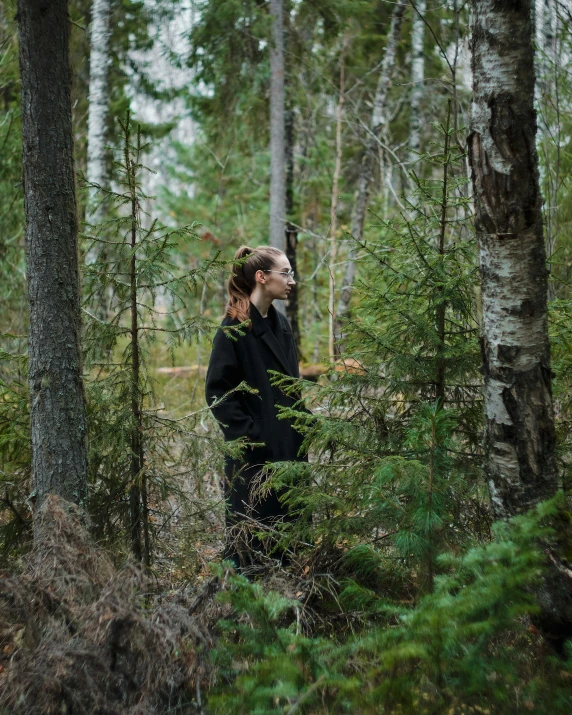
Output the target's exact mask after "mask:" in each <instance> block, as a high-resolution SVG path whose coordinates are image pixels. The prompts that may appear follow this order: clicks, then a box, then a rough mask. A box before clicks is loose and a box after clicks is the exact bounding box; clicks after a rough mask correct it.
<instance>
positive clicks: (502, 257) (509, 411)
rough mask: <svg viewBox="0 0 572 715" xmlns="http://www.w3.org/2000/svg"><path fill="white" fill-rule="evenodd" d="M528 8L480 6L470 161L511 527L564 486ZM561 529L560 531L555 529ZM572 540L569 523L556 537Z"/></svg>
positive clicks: (491, 423) (565, 575)
mask: <svg viewBox="0 0 572 715" xmlns="http://www.w3.org/2000/svg"><path fill="white" fill-rule="evenodd" d="M532 2H533V0H519V2H511V3H499V2H498V1H497V0H474V3H473V9H474V16H473V26H472V35H473V59H472V64H473V104H472V116H471V134H470V135H469V138H468V145H469V161H470V165H471V174H472V181H473V190H474V195H475V207H476V229H477V235H478V240H479V250H480V267H481V277H482V309H483V310H482V312H483V326H482V332H483V336H482V352H483V366H484V379H485V450H486V457H485V473H486V476H487V478H488V483H489V488H490V493H491V501H492V507H493V513H494V515H495V517H496V518H501V519H505V518H507V517H510V516H512V515H513V514H519V513H522V512H524V511H526V510H527V509H529V508H530V507H532V506H534V505H535V504H537V503H538V502H540V501H542V500H544V499H547V498H549V497H551V496H553V495H554V494H555V493H556V491H557V489H558V487H559V484H558V474H557V467H556V459H555V430H554V413H553V405H552V391H551V372H550V350H549V343H548V326H547V306H546V302H547V301H546V295H547V270H546V251H545V246H544V240H543V232H542V213H541V195H540V189H539V181H538V156H537V152H536V113H535V111H534V51H533V37H534V22H533V5H532ZM555 527H556V528H559V527H558V524H555ZM565 530H567V531H568V532H569V524H568V522H566V525H565V527H564V528H563V529H561V531H560V533H559V537H560V536H564V541H563V543H565V542H566V541H565V540H566V538H569V537H566V536H565V535H566V531H565ZM544 549H545V553H546V554H547V562H546V571H545V573H544V580H543V582H542V584H541V585H540V586H539V588H538V589H537V591H536V595H537V598H538V601H539V605H540V616H539V618H538V620H539V623H540V625H541V627H542V628H543V630H544V631H545V632H547V633H548V634H549V635H550V636H551V637H553V638H554V639H555V640H556V641H557V642H560V643H561V642H562V639H563V638H565V637H566V634H567V633H569V632H570V630H571V628H572V578H571V574H572V572H571V571H570V568H569V567H568V565H567V562H566V561H564V560H563V559H562V558H561V557H560V555H559V554H558V553H554V552H553V551H551V550H550V549H549V548H548V547H546V546H545V547H544Z"/></svg>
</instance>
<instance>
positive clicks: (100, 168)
mask: <svg viewBox="0 0 572 715" xmlns="http://www.w3.org/2000/svg"><path fill="white" fill-rule="evenodd" d="M110 14H111V0H93V5H92V9H91V36H90V55H89V114H88V119H87V171H86V174H87V180H88V181H89V182H90V183H93V184H97V185H98V186H102V187H105V185H106V183H107V179H106V168H105V139H106V129H107V117H108V114H109V64H110V56H109V37H110V34H111V28H110ZM96 194H97V190H96V189H93V188H92V189H90V190H89V204H88V209H89V210H90V211H93V210H94V209H95V212H94V214H93V215H92V216H91V217H90V220H91V221H93V223H98V222H99V221H100V220H101V219H102V215H101V210H100V209H99V208H96V207H98V202H101V198H102V197H101V196H99V197H98V196H96ZM93 253H94V251H93V250H92V251H90V252H89V253H88V256H87V258H86V260H87V262H88V263H89V262H93V261H94V260H95V259H96V258H97V255H92V254H93Z"/></svg>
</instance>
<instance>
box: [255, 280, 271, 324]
mask: <svg viewBox="0 0 572 715" xmlns="http://www.w3.org/2000/svg"><path fill="white" fill-rule="evenodd" d="M273 300H274V299H273V298H270V297H269V296H267V295H264V293H263V292H262V291H261V290H259V289H258V285H257V286H255V288H254V290H253V291H252V293H251V294H250V302H251V303H252V305H254V307H255V308H256V310H258V312H259V313H260V315H261V316H262V317H263V318H266V317H267V315H268V309H269V308H270V306H271V305H272V301H273Z"/></svg>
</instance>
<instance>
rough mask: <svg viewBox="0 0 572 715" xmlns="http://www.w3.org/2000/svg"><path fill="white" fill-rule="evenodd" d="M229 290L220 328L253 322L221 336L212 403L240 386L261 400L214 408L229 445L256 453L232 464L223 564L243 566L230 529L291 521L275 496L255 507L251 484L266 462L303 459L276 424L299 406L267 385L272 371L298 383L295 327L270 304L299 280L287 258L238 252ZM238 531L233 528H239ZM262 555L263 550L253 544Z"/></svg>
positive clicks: (267, 251) (291, 435) (241, 395)
mask: <svg viewBox="0 0 572 715" xmlns="http://www.w3.org/2000/svg"><path fill="white" fill-rule="evenodd" d="M235 261H236V262H235V264H234V267H233V270H232V274H231V276H230V278H229V282H228V294H229V301H228V304H227V307H226V315H225V317H224V319H223V321H222V326H221V327H228V326H234V325H238V324H240V323H243V322H245V321H249V323H248V325H247V326H243V327H242V328H241V331H242V333H243V334H242V335H240V334H239V333H238V332H237V331H228V330H227V331H225V330H221V329H219V330H218V331H217V334H216V335H215V339H214V343H213V350H212V353H211V358H210V362H209V369H208V372H207V378H206V397H207V403H208V404H209V405H212V403H213V400H220V399H221V398H223V397H224V396H225V395H227V393H229V392H230V391H232V390H234V389H235V388H236V387H238V385H240V383H241V382H246V383H247V384H248V385H249V386H250V387H252V388H255V390H256V393H251V392H247V391H241V390H238V391H236V392H232V394H229V395H228V396H227V397H224V399H223V400H222V401H221V402H220V404H218V405H217V406H215V407H213V408H212V411H213V414H214V416H215V417H216V419H217V421H218V422H219V424H220V426H221V428H222V431H223V433H224V437H225V440H227V441H228V440H234V439H238V438H239V437H245V438H246V439H247V440H248V442H251V443H252V446H251V447H249V448H247V450H246V452H245V453H244V456H243V458H242V460H236V459H230V458H228V459H227V462H226V465H225V475H226V501H227V515H226V525H227V549H226V557H228V558H233V560H235V561H240V560H241V558H240V557H241V556H242V560H244V554H240V553H239V552H240V549H238V548H237V545H236V544H234V543H233V541H234V538H233V534H232V533H231V532H232V531H233V529H232V527H233V526H235V525H237V524H239V523H240V522H241V521H244V520H245V519H248V521H250V520H251V519H254V520H255V521H258V522H262V523H263V524H272V523H273V522H276V521H277V520H280V519H282V520H284V519H288V518H289V516H288V510H287V509H286V507H285V506H284V505H283V504H281V502H280V500H279V496H280V495H279V494H278V493H277V492H276V491H270V493H269V494H268V496H267V497H265V498H264V499H261V500H258V501H256V500H255V499H253V497H252V495H251V487H252V483H253V480H254V479H255V477H256V476H257V474H258V472H259V471H260V469H261V467H262V466H263V465H264V464H265V463H266V462H277V461H283V460H295V459H299V458H300V457H299V456H298V452H299V450H300V446H301V443H302V437H301V436H300V434H299V433H298V432H296V431H295V430H294V429H293V427H292V424H291V422H290V421H288V420H278V408H279V406H280V405H283V406H288V407H289V406H292V405H293V404H294V402H295V400H294V398H292V397H289V396H287V395H285V394H284V393H283V392H282V391H281V390H280V389H279V388H278V387H274V386H273V385H271V384H270V376H269V374H268V371H269V370H275V371H276V372H281V373H283V374H284V375H290V376H292V377H298V376H299V373H298V355H297V353H296V345H295V343H294V337H293V335H292V331H291V330H290V326H289V324H288V321H287V320H286V318H285V317H284V316H283V315H282V314H281V313H279V312H278V311H277V310H276V309H275V308H274V306H273V305H272V302H273V301H274V300H277V299H278V300H285V299H286V298H288V295H289V293H290V291H291V290H292V287H293V286H294V285H295V281H294V272H293V271H292V270H291V267H290V262H289V261H288V259H287V258H286V256H285V255H284V253H283V252H282V251H280V250H279V249H277V248H271V247H269V246H262V247H259V248H249V247H248V246H241V248H239V249H238V251H237V252H236V255H235ZM235 528H236V527H235ZM251 546H252V547H253V548H255V549H258V550H259V549H260V548H261V545H260V542H258V541H257V540H251Z"/></svg>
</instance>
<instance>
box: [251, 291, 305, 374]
mask: <svg viewBox="0 0 572 715" xmlns="http://www.w3.org/2000/svg"><path fill="white" fill-rule="evenodd" d="M270 310H275V308H274V306H270ZM250 320H251V321H252V332H253V333H254V334H255V335H256V336H257V337H259V338H260V339H261V340H263V341H264V342H265V343H266V345H268V347H269V348H270V350H271V351H272V353H273V355H274V357H275V358H276V359H277V360H278V362H279V363H280V365H281V366H282V368H283V369H284V372H285V374H286V375H290V376H291V377H296V374H295V373H294V371H293V370H292V366H291V365H290V364H289V363H288V360H287V359H286V356H285V354H284V351H283V350H282V347H281V345H280V343H279V342H278V340H277V338H276V336H275V335H274V333H273V332H272V330H270V328H269V327H268V326H267V325H266V323H265V322H264V318H263V317H262V316H261V315H260V313H259V311H258V309H257V308H256V307H255V306H254V305H252V303H251V304H250ZM276 324H278V321H276ZM278 330H279V331H280V332H282V330H281V328H280V327H278Z"/></svg>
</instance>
